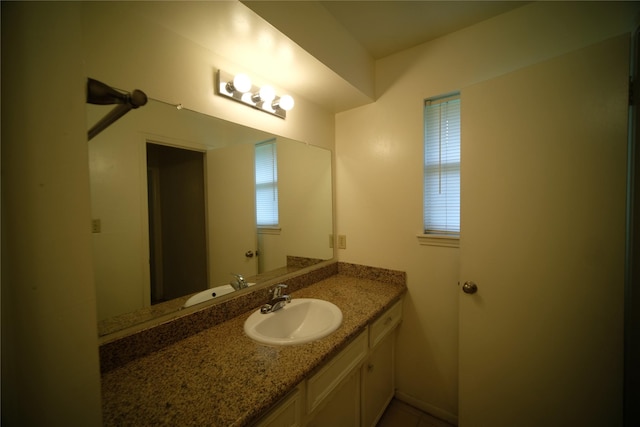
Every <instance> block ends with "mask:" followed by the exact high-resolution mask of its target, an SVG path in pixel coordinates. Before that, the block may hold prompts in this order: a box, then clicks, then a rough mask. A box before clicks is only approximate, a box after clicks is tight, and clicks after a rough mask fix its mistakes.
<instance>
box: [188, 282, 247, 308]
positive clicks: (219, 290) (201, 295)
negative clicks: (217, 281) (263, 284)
mask: <svg viewBox="0 0 640 427" xmlns="http://www.w3.org/2000/svg"><path fill="white" fill-rule="evenodd" d="M253 285H255V283H247V286H253ZM234 291H235V289H234V288H233V286H231V285H223V286H218V287H215V288H213V289H207V290H204V291H202V292H198V293H197V294H195V295H193V296H191V297H189V299H187V301H185V303H184V305H183V306H182V307H184V308H187V307H191V306H192V305H196V304H200V303H203V302H205V301H209V300H211V299H214V298H219V297H221V296H224V295H227V294H230V293H231V292H234Z"/></svg>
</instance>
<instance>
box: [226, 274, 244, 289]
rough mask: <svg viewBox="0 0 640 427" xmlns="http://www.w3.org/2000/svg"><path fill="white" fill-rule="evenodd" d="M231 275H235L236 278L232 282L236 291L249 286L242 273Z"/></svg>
mask: <svg viewBox="0 0 640 427" xmlns="http://www.w3.org/2000/svg"><path fill="white" fill-rule="evenodd" d="M231 275H232V276H233V277H235V280H232V281H231V283H230V285H231V286H232V287H233V289H235V290H236V291H239V290H240V289H244V288H247V287H249V284H247V281H246V280H244V277H242V274H234V273H231Z"/></svg>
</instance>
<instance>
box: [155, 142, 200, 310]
mask: <svg viewBox="0 0 640 427" xmlns="http://www.w3.org/2000/svg"><path fill="white" fill-rule="evenodd" d="M204 182H205V179H204V153H202V152H199V151H193V150H186V149H182V148H176V147H169V146H165V145H159V144H153V143H147V187H148V188H147V190H148V192H147V194H148V206H149V258H150V259H149V267H150V273H151V274H150V276H151V304H157V303H159V302H163V301H168V300H171V299H174V298H178V297H181V296H184V295H188V294H191V293H194V292H198V291H202V290H205V289H207V287H208V281H207V250H206V246H207V243H206V217H205V212H206V208H205V184H204Z"/></svg>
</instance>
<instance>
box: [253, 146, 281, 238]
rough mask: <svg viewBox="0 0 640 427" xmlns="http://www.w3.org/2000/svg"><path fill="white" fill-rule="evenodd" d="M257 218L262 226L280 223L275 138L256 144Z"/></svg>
mask: <svg viewBox="0 0 640 427" xmlns="http://www.w3.org/2000/svg"><path fill="white" fill-rule="evenodd" d="M256 220H257V224H258V226H261V227H273V226H277V225H278V159H277V156H276V142H275V140H269V141H266V142H261V143H259V144H256Z"/></svg>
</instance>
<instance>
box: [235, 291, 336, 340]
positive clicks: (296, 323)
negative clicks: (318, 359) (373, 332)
mask: <svg viewBox="0 0 640 427" xmlns="http://www.w3.org/2000/svg"><path fill="white" fill-rule="evenodd" d="M341 324H342V311H340V309H339V308H338V307H337V306H336V305H334V304H332V303H330V302H329V301H324V300H321V299H312V298H294V299H292V300H291V302H290V303H289V304H287V305H285V306H284V307H283V308H281V309H280V310H278V311H276V312H273V313H267V314H262V313H260V309H258V310H256V311H255V312H254V313H252V314H251V316H249V318H248V319H247V320H246V321H245V322H244V332H245V333H246V334H247V335H248V336H249V337H250V338H252V339H253V340H255V341H258V342H260V343H263V344H271V345H293V344H302V343H306V342H309V341H314V340H317V339H320V338H323V337H326V336H327V335H329V334H330V333H332V332H333V331H335V330H336V329H338V327H339V326H340V325H341Z"/></svg>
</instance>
